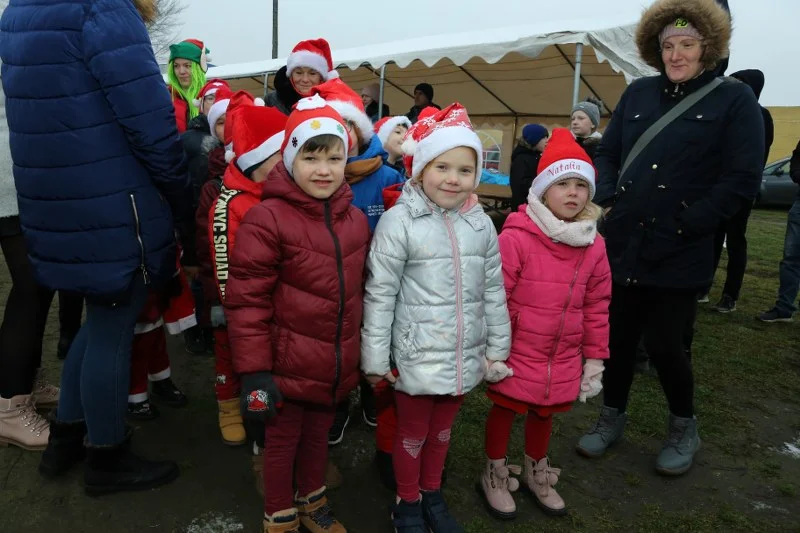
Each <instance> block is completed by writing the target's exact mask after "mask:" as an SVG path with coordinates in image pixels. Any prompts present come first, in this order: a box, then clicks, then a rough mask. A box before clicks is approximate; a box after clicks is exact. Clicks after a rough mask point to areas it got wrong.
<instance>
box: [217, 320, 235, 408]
mask: <svg viewBox="0 0 800 533" xmlns="http://www.w3.org/2000/svg"><path fill="white" fill-rule="evenodd" d="M214 370H215V371H216V373H217V383H216V385H214V392H215V393H216V394H217V401H218V402H223V401H225V400H233V399H234V398H238V397H239V392H240V388H241V385H240V383H239V376H238V375H237V374H236V373H235V372H234V371H233V357H232V356H231V345H230V342H229V341H228V329H227V328H224V327H222V328H214Z"/></svg>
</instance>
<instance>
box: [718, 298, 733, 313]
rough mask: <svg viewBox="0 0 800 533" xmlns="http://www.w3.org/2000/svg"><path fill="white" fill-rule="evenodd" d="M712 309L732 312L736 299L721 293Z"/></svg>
mask: <svg viewBox="0 0 800 533" xmlns="http://www.w3.org/2000/svg"><path fill="white" fill-rule="evenodd" d="M714 310H715V311H718V312H720V313H732V312H734V311H736V300H734V299H733V298H731V297H730V296H728V295H727V294H723V295H722V298H720V300H719V302H717V305H715V306H714Z"/></svg>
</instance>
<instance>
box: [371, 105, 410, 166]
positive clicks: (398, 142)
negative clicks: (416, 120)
mask: <svg viewBox="0 0 800 533" xmlns="http://www.w3.org/2000/svg"><path fill="white" fill-rule="evenodd" d="M410 127H411V121H410V120H408V117H406V116H405V115H400V116H397V117H384V118H382V119H380V120H379V121H378V122H376V123H375V135H377V136H378V140H379V141H380V142H381V146H383V149H384V150H385V151H386V154H387V155H388V157H387V158H386V164H387V165H389V166H390V167H392V168H393V169H395V170H396V171H397V172H399V173H400V175H402V176H403V177H405V176H406V168H405V165H403V139H405V137H406V133H407V132H408V128H410Z"/></svg>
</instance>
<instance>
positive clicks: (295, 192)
mask: <svg viewBox="0 0 800 533" xmlns="http://www.w3.org/2000/svg"><path fill="white" fill-rule="evenodd" d="M270 198H277V199H280V200H283V201H284V202H286V203H288V204H291V205H293V206H295V207H297V208H298V209H300V210H302V211H303V212H304V213H306V215H307V216H309V217H310V218H316V219H322V218H324V217H325V204H326V203H330V206H331V209H332V215H333V218H339V217H341V216H343V215H344V214H345V213H347V211H348V209H350V204H351V203H352V202H353V192H352V191H351V190H350V186H349V185H348V184H347V183H346V182H342V186H341V187H339V189H338V190H337V191H336V192H335V193H333V196H331V197H330V198H328V200H317V199H316V198H312V197H311V196H309V195H307V194H306V193H304V192H303V191H302V190H301V189H300V187H298V186H297V183H295V181H294V178H292V176H291V175H290V174H289V171H288V170H286V166H285V165H284V164H283V161H279V162H278V164H277V165H275V168H273V169H272V172H270V173H269V176H267V180H266V181H265V182H264V189H263V191H262V193H261V199H262V200H269V199H270Z"/></svg>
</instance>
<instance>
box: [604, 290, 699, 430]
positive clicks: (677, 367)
mask: <svg viewBox="0 0 800 533" xmlns="http://www.w3.org/2000/svg"><path fill="white" fill-rule="evenodd" d="M696 300H697V290H696V289H660V288H653V287H626V286H624V285H619V284H616V283H615V284H614V285H613V287H612V291H611V306H610V309H609V321H610V324H611V339H610V343H609V347H610V350H611V357H610V359H609V360H608V361H607V362H606V366H605V372H604V374H603V388H604V403H605V405H607V406H608V407H614V408H616V409H619V410H620V411H621V412H624V411H625V410H626V409H627V406H628V395H629V393H630V390H631V385H632V384H633V370H634V366H635V365H636V353H637V346H638V344H639V339H640V338H642V336H644V344H645V347H646V349H647V353H648V355H649V356H650V362H651V363H652V364H653V365H654V366H655V368H656V370H657V371H658V378H659V380H660V382H661V387H662V389H664V394H665V395H666V397H667V403H668V404H669V409H670V412H672V414H674V415H676V416H679V417H682V418H690V417H692V416H693V415H694V404H693V399H694V376H693V373H692V365H691V361H690V360H689V357H688V356H687V354H686V352H685V351H684V344H685V341H686V334H687V331H686V327H687V325H688V324H690V323H691V326H693V325H694V324H693V322H694V320H693V317H694V315H695V309H696V305H697V302H696Z"/></svg>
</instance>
